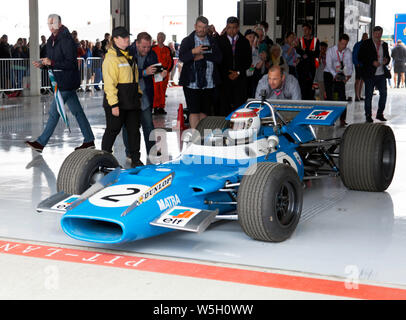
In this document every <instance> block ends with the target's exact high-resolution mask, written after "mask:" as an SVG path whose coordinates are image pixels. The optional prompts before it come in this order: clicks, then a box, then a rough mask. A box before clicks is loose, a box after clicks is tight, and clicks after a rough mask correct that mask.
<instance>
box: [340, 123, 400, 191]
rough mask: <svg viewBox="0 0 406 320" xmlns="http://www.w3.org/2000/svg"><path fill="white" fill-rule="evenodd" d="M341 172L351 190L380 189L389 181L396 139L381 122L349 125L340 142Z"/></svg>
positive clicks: (391, 178) (382, 189) (393, 166)
mask: <svg viewBox="0 0 406 320" xmlns="http://www.w3.org/2000/svg"><path fill="white" fill-rule="evenodd" d="M339 166H340V175H341V179H342V181H343V183H344V185H345V186H346V187H347V188H348V189H351V190H358V191H370V192H382V191H385V190H386V189H387V188H388V187H389V186H390V184H391V182H392V180H393V176H394V173H395V167H396V140H395V136H394V134H393V131H392V129H391V128H390V127H388V126H386V125H381V124H354V125H351V126H349V127H348V128H347V129H346V130H345V132H344V135H343V138H342V140H341V144H340V159H339Z"/></svg>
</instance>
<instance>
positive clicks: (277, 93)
mask: <svg viewBox="0 0 406 320" xmlns="http://www.w3.org/2000/svg"><path fill="white" fill-rule="evenodd" d="M263 94H265V99H266V100H302V94H301V91H300V86H299V82H298V81H297V79H296V78H295V77H294V76H292V75H291V74H286V73H285V72H284V71H283V69H282V68H281V67H280V66H273V67H271V68H270V69H269V72H268V74H267V75H265V76H263V78H262V79H261V80H260V81H259V82H258V87H257V91H256V94H255V98H256V99H262V95H263Z"/></svg>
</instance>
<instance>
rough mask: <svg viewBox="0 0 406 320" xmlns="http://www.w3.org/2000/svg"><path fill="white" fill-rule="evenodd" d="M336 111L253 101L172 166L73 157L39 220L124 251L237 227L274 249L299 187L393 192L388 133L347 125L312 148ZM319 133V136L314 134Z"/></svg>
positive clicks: (200, 133)
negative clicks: (167, 237) (51, 217)
mask: <svg viewBox="0 0 406 320" xmlns="http://www.w3.org/2000/svg"><path fill="white" fill-rule="evenodd" d="M345 108H346V104H345V103H341V102H334V103H333V102H316V101H314V102H303V101H296V102H295V101H279V100H278V101H265V100H264V99H263V100H251V101H248V102H247V103H246V104H245V105H244V106H242V107H241V108H240V109H238V110H236V111H235V112H233V113H232V114H231V115H230V116H229V117H227V118H219V117H208V118H206V119H204V120H202V121H201V122H200V123H199V125H198V128H197V131H192V130H188V131H186V132H184V133H183V135H182V137H183V138H182V139H183V140H182V141H183V151H182V152H181V155H180V157H179V158H177V159H175V160H172V161H169V162H167V163H163V164H157V165H147V166H144V167H137V168H134V169H126V170H124V169H122V168H121V167H120V166H119V163H118V162H117V160H116V159H115V158H114V156H113V155H111V154H109V153H106V152H103V151H99V150H78V151H75V152H74V153H72V154H71V155H69V156H68V157H67V158H66V160H65V161H64V163H63V164H62V167H61V169H60V172H59V175H58V179H57V189H58V193H57V194H55V195H53V196H51V197H50V198H48V199H46V200H44V201H43V202H41V203H40V204H39V205H38V207H37V211H38V212H57V213H62V214H63V215H62V218H61V225H62V229H63V231H64V232H65V233H66V234H67V235H69V236H70V237H72V238H75V239H78V240H82V241H89V242H97V243H108V244H113V243H122V242H128V241H134V240H139V239H145V238H149V237H154V236H158V235H160V234H164V233H167V232H169V231H173V230H174V229H175V230H182V231H190V232H197V233H199V232H203V231H204V230H205V229H206V228H207V227H208V226H209V225H210V224H211V223H213V222H214V221H217V220H222V219H226V220H238V221H239V224H240V225H241V227H242V230H243V231H244V232H245V233H246V234H247V235H248V236H249V237H251V238H253V239H256V240H260V241H270V242H281V241H284V240H286V239H288V238H289V237H290V236H291V235H292V233H293V232H294V230H295V228H296V226H297V224H298V222H299V219H300V215H301V211H302V202H303V189H304V187H303V186H304V181H306V180H309V179H316V178H322V177H340V178H341V180H342V182H343V183H344V185H345V186H346V187H347V188H348V189H352V190H360V191H369V192H382V191H384V190H386V189H387V188H388V187H389V185H390V183H391V182H392V179H393V175H394V171H395V164H396V141H395V138H394V135H393V132H392V130H391V128H390V127H388V126H385V125H381V124H354V125H351V126H349V127H348V128H347V129H346V130H345V132H344V134H343V136H342V137H339V138H330V139H327V140H320V139H318V138H317V136H316V131H317V128H318V126H333V125H334V123H335V122H336V121H337V119H338V118H339V117H340V115H341V113H342V112H343V111H344V110H345ZM319 129H320V128H319Z"/></svg>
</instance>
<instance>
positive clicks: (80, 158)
mask: <svg viewBox="0 0 406 320" xmlns="http://www.w3.org/2000/svg"><path fill="white" fill-rule="evenodd" d="M119 166H120V165H119V163H118V161H117V160H116V158H115V157H114V156H113V155H112V154H110V153H108V152H105V151H100V150H94V149H82V150H77V151H75V152H73V153H71V154H70V155H69V156H68V157H67V158H66V159H65V161H64V162H63V164H62V166H61V169H60V170H59V174H58V179H57V182H56V184H57V190H58V192H61V191H63V192H65V193H67V194H76V195H80V194H82V193H83V192H85V191H86V190H87V189H88V188H90V187H91V186H92V185H93V184H95V183H96V182H97V181H98V180H100V179H101V178H102V177H103V176H104V175H105V174H106V171H105V170H104V169H114V168H117V167H119Z"/></svg>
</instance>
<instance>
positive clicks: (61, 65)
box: [25, 14, 95, 153]
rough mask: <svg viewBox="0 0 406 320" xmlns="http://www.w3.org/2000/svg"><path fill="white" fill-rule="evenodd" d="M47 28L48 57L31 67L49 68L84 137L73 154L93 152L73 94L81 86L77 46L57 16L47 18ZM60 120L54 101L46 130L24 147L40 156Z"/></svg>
mask: <svg viewBox="0 0 406 320" xmlns="http://www.w3.org/2000/svg"><path fill="white" fill-rule="evenodd" d="M48 27H49V30H50V31H51V32H52V34H51V36H50V38H49V39H48V41H47V50H46V52H47V57H46V58H42V59H41V60H40V61H34V62H33V65H34V66H35V67H37V68H50V69H51V70H52V71H53V73H54V75H55V78H56V82H57V83H58V88H59V90H60V92H61V95H62V98H63V100H64V102H65V104H66V105H67V106H68V107H69V109H70V111H71V113H72V114H73V115H74V116H75V118H76V120H77V122H78V124H79V127H80V130H81V131H82V134H83V136H84V142H83V144H82V145H81V146H80V147H78V148H76V149H75V150H78V149H87V148H93V149H94V148H95V145H94V135H93V132H92V128H91V127H90V124H89V121H88V120H87V118H86V115H85V113H84V111H83V108H82V106H81V104H80V102H79V99H78V96H77V94H76V90H77V89H78V88H79V86H80V73H79V68H78V62H77V52H76V45H75V43H74V41H73V38H72V35H71V33H70V32H69V30H68V29H67V28H66V27H65V26H64V25H62V22H61V17H60V16H58V15H56V14H52V15H50V16H49V17H48ZM59 117H60V116H59V113H58V111H57V108H56V100H55V99H54V101H53V102H52V104H51V107H50V110H49V118H48V122H47V124H46V127H45V130H44V131H43V133H42V134H41V136H40V137H39V138H38V139H37V140H36V141H32V142H31V141H26V142H25V143H26V144H27V145H28V146H29V147H31V148H32V149H34V150H35V151H37V152H40V153H41V152H42V150H43V149H44V147H45V146H46V145H47V143H48V141H49V139H50V137H51V136H52V134H53V133H54V130H55V128H56V126H57V124H58V121H59Z"/></svg>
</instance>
